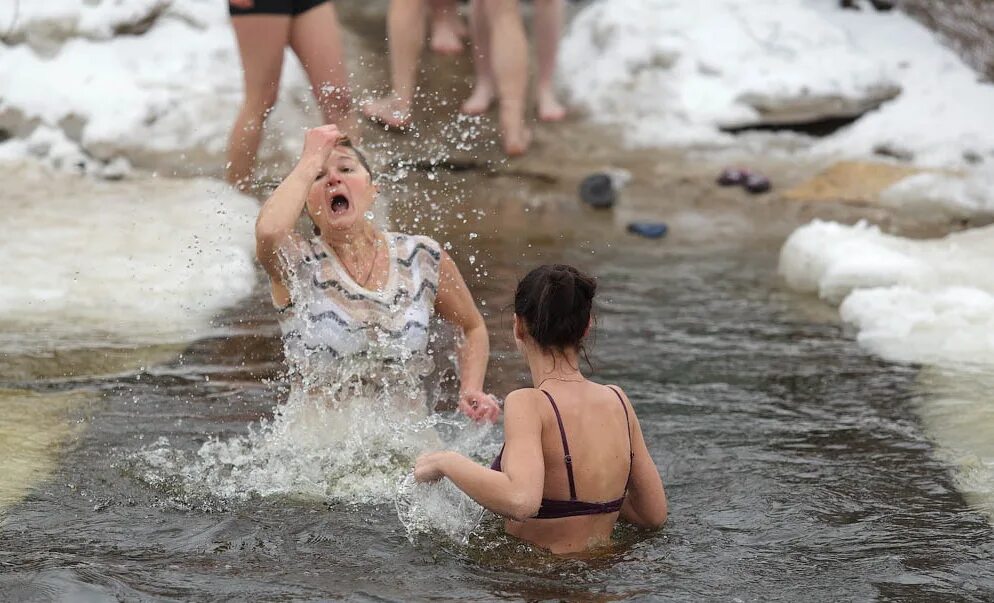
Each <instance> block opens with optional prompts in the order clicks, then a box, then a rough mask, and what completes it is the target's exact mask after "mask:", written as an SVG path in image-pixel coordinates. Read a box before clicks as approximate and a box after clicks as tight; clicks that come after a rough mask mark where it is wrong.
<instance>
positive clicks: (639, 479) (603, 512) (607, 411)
mask: <svg viewBox="0 0 994 603" xmlns="http://www.w3.org/2000/svg"><path fill="white" fill-rule="evenodd" d="M596 288H597V284H596V282H595V281H594V280H593V279H592V278H590V277H589V276H586V275H584V274H582V273H580V272H579V271H577V270H576V269H575V268H573V267H571V266H563V265H556V266H541V267H539V268H536V269H535V270H532V271H531V272H530V273H529V274H528V275H527V276H526V277H525V278H524V279H522V280H521V282H520V283H518V288H517V291H516V292H515V296H514V339H515V341H516V342H517V345H518V349H519V350H520V351H521V353H522V354H523V355H524V357H525V360H526V361H527V362H528V367H529V368H530V369H531V375H532V382H533V383H534V387H531V388H524V389H519V390H517V391H514V392H512V393H511V394H510V395H509V396H508V397H507V399H506V400H505V402H504V436H505V442H504V448H503V449H502V450H501V453H500V455H498V456H497V459H496V460H495V461H494V462H493V465H491V467H490V468H489V469H488V468H486V467H483V466H481V465H478V464H476V463H475V462H473V461H472V460H470V459H468V458H466V457H464V456H462V455H460V454H457V453H455V452H450V451H442V452H432V453H428V454H424V455H422V456H421V457H419V458H418V459H417V462H416V464H415V468H414V477H415V478H416V479H417V480H418V481H421V482H432V481H436V480H439V479H441V478H443V477H447V478H449V479H450V480H452V482H453V483H454V484H455V485H456V486H458V487H459V488H460V489H461V490H462V491H464V492H465V493H466V494H468V495H469V496H471V497H472V498H473V499H474V500H476V501H477V502H479V503H480V504H481V505H483V506H484V507H486V508H487V509H489V510H491V511H493V512H494V513H497V514H499V515H503V516H504V517H505V518H507V519H506V520H505V522H504V530H505V531H506V532H507V533H508V534H510V535H512V536H515V537H518V538H521V539H522V540H526V541H528V542H531V543H533V544H535V545H538V546H540V547H543V548H546V549H549V550H551V551H552V552H553V553H575V552H579V551H583V550H586V549H589V548H592V547H595V546H599V545H602V544H606V543H608V542H610V539H611V531H612V529H613V528H614V524H615V522H617V520H618V518H619V517H620V518H621V519H624V520H625V521H628V522H630V523H633V524H635V525H638V526H643V527H648V528H658V527H660V526H662V525H663V523H664V522H665V521H666V514H667V503H666V493H665V492H664V490H663V482H662V480H661V479H660V477H659V472H658V471H657V470H656V465H655V463H654V462H653V460H652V457H650V456H649V451H648V449H647V448H646V445H645V440H644V439H643V437H642V429H641V427H640V426H639V422H638V419H637V418H636V417H635V411H634V409H632V408H631V403H630V402H629V401H628V399H627V397H626V396H625V394H624V392H622V391H621V389H620V388H618V387H617V386H605V385H601V384H599V383H594V382H593V381H590V380H588V379H587V378H586V377H584V376H583V374H582V373H581V372H580V370H579V356H580V352H581V351H582V349H583V339H584V337H585V336H586V334H587V331H588V330H589V326H590V311H591V305H592V302H593V297H594V291H595V290H596Z"/></svg>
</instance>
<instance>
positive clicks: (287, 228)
mask: <svg viewBox="0 0 994 603" xmlns="http://www.w3.org/2000/svg"><path fill="white" fill-rule="evenodd" d="M341 137H342V134H341V132H339V131H338V127H337V126H335V125H327V126H321V127H319V128H314V129H312V130H310V131H308V132H307V136H306V138H305V139H304V151H303V153H301V155H300V160H299V161H298V162H297V165H296V166H295V167H294V168H293V171H291V172H290V174H289V175H288V176H287V177H286V178H285V179H284V180H283V182H282V183H280V185H279V186H278V187H277V188H276V190H275V191H273V194H272V195H270V196H269V198H268V199H266V202H265V203H263V205H262V209H260V210H259V217H258V218H257V219H256V221H255V254H256V257H258V258H259V263H260V264H262V267H263V268H265V270H266V274H268V275H269V281H270V283H271V284H272V288H273V302H274V303H276V304H277V305H279V306H284V305H286V304H287V303H289V301H290V293H289V291H287V288H286V283H285V282H284V280H283V276H284V275H283V266H282V265H281V263H280V258H279V252H280V247H281V246H282V245H284V244H285V243H286V241H287V239H288V238H289V237H290V236H291V234H292V233H293V230H294V227H295V226H296V225H297V219H298V218H300V212H302V211H303V210H304V205H305V204H306V203H307V195H308V193H309V192H310V190H311V185H312V184H313V183H314V181H315V180H316V179H317V178H318V176H319V175H320V174H321V172H322V171H323V170H324V169H325V168H324V165H325V163H326V162H327V161H328V156H329V155H330V154H331V152H332V151H333V150H334V148H335V143H337V142H338V141H339V139H341Z"/></svg>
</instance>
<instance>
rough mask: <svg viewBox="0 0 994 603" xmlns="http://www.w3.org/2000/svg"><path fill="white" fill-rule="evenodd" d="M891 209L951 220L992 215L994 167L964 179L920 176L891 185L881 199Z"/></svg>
mask: <svg viewBox="0 0 994 603" xmlns="http://www.w3.org/2000/svg"><path fill="white" fill-rule="evenodd" d="M880 200H881V201H882V202H883V203H884V204H885V205H889V206H892V207H900V208H902V209H907V210H910V211H913V212H915V213H917V214H919V215H922V216H923V217H924V216H925V215H927V214H929V213H933V214H940V215H944V216H949V217H954V218H968V217H973V216H992V215H994V164H992V165H991V166H987V167H984V168H982V169H976V170H973V171H970V172H967V173H966V174H963V175H957V174H949V173H941V172H936V173H923V174H918V175H915V176H911V177H908V178H905V179H903V180H901V181H900V182H898V183H896V184H894V185H892V186H891V187H889V188H888V189H886V190H885V191H883V193H882V194H881V196H880Z"/></svg>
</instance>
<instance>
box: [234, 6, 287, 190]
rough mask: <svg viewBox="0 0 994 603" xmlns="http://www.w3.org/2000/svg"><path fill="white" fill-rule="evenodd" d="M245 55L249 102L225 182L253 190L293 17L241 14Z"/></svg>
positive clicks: (237, 19) (238, 23)
mask: <svg viewBox="0 0 994 603" xmlns="http://www.w3.org/2000/svg"><path fill="white" fill-rule="evenodd" d="M231 25H232V27H233V28H234V30H235V38H236V39H237V41H238V51H239V53H240V54H241V59H242V70H243V72H244V80H245V99H244V101H243V102H242V107H241V110H240V111H239V112H238V117H237V118H236V119H235V125H234V126H233V127H232V129H231V137H230V138H229V140H228V165H227V166H226V168H225V175H224V177H225V180H227V181H228V182H229V183H230V184H232V185H233V186H235V187H238V188H241V189H245V188H248V187H249V184H250V182H249V181H250V180H251V178H252V170H253V168H254V167H255V157H256V153H258V151H259V143H260V141H261V140H262V126H263V122H265V120H266V117H267V116H268V114H269V111H270V109H272V108H273V105H274V104H275V103H276V97H277V95H278V93H279V87H280V71H282V68H283V49H284V48H285V47H286V44H287V41H288V40H289V37H290V17H289V16H284V15H262V14H260V15H239V16H234V17H232V18H231Z"/></svg>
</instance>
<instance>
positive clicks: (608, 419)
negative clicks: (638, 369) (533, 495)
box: [505, 380, 634, 552]
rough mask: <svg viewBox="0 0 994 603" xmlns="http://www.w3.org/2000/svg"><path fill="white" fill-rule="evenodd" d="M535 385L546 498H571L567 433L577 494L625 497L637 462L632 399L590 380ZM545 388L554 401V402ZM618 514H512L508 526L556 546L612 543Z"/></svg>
mask: <svg viewBox="0 0 994 603" xmlns="http://www.w3.org/2000/svg"><path fill="white" fill-rule="evenodd" d="M530 391H531V392H533V394H534V395H532V396H531V398H532V399H533V403H534V404H535V408H536V410H537V412H538V415H539V417H540V419H541V422H542V454H543V457H544V465H545V480H544V488H543V493H542V497H543V499H544V500H543V503H547V502H548V501H569V500H570V498H571V496H570V484H569V472H568V471H567V461H566V455H565V453H564V447H563V434H565V437H566V440H567V446H568V448H569V456H570V461H571V465H572V472H573V480H574V489H575V493H576V499H577V500H580V501H585V502H588V503H603V502H607V501H614V500H617V499H619V498H621V497H623V496H624V495H625V493H626V488H627V484H628V479H629V471H630V468H631V462H632V448H631V443H630V435H629V433H630V432H629V429H631V428H632V427H633V426H631V425H630V424H629V421H632V420H634V413H633V412H632V410H631V408H630V407H627V405H628V403H627V401H623V400H622V399H623V396H622V395H621V394H617V393H615V391H612V388H609V387H606V386H604V385H600V384H598V383H594V382H591V381H583V382H556V381H553V380H549V381H546V382H545V383H544V384H543V387H542V391H539V390H530ZM619 391H620V390H619ZM543 392H545V393H543ZM546 393H547V394H548V395H549V396H551V397H552V398H553V400H554V403H550V401H549V400H548V399H547V397H546V395H545V394H546ZM619 400H622V402H621V403H619ZM553 404H554V405H553ZM623 405H624V406H623ZM626 407H627V408H626ZM556 410H558V414H559V418H558V419H557V416H556ZM626 411H627V412H626ZM560 420H561V421H562V431H560V428H559V421H560ZM617 519H618V512H617V511H615V512H611V513H598V514H589V515H580V516H574V517H562V518H556V519H545V518H543V519H529V520H527V521H523V522H519V521H513V520H508V521H506V522H505V530H506V531H507V533H509V534H511V535H513V536H516V537H519V538H522V539H525V540H529V541H531V542H534V543H536V544H538V545H540V546H543V547H545V548H549V549H550V550H552V551H553V552H574V551H580V550H586V549H589V548H591V547H592V546H597V545H599V544H606V543H608V542H609V541H610V537H611V531H612V529H613V528H614V524H615V522H616V521H617Z"/></svg>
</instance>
